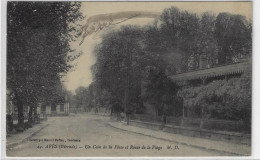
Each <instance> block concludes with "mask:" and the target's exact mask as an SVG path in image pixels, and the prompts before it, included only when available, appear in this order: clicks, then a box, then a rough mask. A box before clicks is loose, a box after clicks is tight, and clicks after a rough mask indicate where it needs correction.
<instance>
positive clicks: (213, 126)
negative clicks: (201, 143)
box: [111, 113, 250, 133]
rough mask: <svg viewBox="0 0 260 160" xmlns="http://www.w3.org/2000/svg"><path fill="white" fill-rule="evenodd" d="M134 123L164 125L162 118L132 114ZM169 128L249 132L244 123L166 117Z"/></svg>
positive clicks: (116, 116) (116, 117) (118, 118)
mask: <svg viewBox="0 0 260 160" xmlns="http://www.w3.org/2000/svg"><path fill="white" fill-rule="evenodd" d="M111 116H112V117H114V118H113V119H115V120H122V119H123V118H122V116H120V114H117V113H113V114H111ZM130 120H132V121H140V122H149V123H157V124H163V118H162V116H152V115H145V114H132V115H131V116H130ZM165 125H168V126H178V127H186V128H197V129H206V130H213V131H228V132H247V133H249V132H250V131H248V130H246V128H250V127H247V126H246V124H245V123H244V122H243V121H231V120H217V119H200V118H183V117H172V116H168V117H166V124H165Z"/></svg>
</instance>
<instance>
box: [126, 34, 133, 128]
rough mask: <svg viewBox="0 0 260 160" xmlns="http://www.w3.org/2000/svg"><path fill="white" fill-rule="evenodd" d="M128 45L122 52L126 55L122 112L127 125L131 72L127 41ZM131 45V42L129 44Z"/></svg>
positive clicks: (130, 55)
mask: <svg viewBox="0 0 260 160" xmlns="http://www.w3.org/2000/svg"><path fill="white" fill-rule="evenodd" d="M127 41H128V43H126V45H125V46H124V51H125V54H126V81H125V99H124V112H125V121H126V123H127V125H129V111H128V110H129V105H130V103H129V102H130V101H129V97H130V96H129V95H130V81H131V76H132V74H131V70H132V53H131V51H130V50H129V47H130V45H128V44H129V39H128V40H127ZM130 43H131V42H130Z"/></svg>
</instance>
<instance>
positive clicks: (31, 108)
mask: <svg viewBox="0 0 260 160" xmlns="http://www.w3.org/2000/svg"><path fill="white" fill-rule="evenodd" d="M28 116H29V117H28V122H29V123H30V124H31V123H33V106H30V107H29V115H28Z"/></svg>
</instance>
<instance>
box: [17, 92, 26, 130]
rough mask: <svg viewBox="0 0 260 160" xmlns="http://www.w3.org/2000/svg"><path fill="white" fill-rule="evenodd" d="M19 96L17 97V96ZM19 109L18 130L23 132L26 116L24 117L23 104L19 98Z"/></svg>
mask: <svg viewBox="0 0 260 160" xmlns="http://www.w3.org/2000/svg"><path fill="white" fill-rule="evenodd" d="M16 96H17V95H16ZM16 99H17V109H18V127H19V129H18V130H21V131H22V130H23V129H22V128H23V127H24V115H23V102H22V101H21V100H20V98H19V97H18V96H17V97H16Z"/></svg>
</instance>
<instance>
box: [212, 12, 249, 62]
mask: <svg viewBox="0 0 260 160" xmlns="http://www.w3.org/2000/svg"><path fill="white" fill-rule="evenodd" d="M251 32H252V28H251V23H250V22H248V21H247V20H246V17H245V16H242V15H232V14H229V13H219V15H218V16H217V19H216V27H215V34H216V40H217V44H218V48H219V63H220V64H225V63H233V62H237V61H238V60H239V59H241V58H244V57H248V55H250V52H251V47H252V37H251V34H252V33H251Z"/></svg>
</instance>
